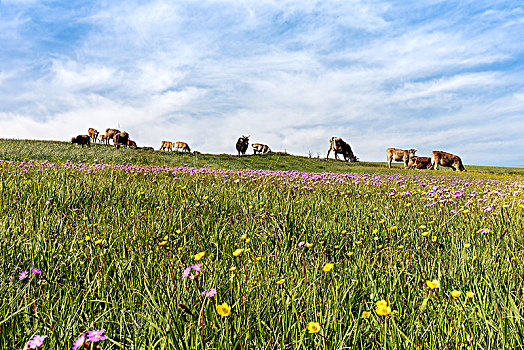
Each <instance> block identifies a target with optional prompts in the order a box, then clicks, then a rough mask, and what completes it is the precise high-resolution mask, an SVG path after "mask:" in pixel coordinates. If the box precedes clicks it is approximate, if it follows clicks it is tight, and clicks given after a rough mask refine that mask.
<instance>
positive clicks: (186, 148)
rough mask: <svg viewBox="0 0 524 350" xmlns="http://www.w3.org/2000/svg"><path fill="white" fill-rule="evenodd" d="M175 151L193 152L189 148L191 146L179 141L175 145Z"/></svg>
mask: <svg viewBox="0 0 524 350" xmlns="http://www.w3.org/2000/svg"><path fill="white" fill-rule="evenodd" d="M175 146H176V147H175V151H178V150H179V149H181V150H182V152H184V151H186V152H191V148H189V145H188V144H187V143H185V142H181V141H177V142H176V144H175Z"/></svg>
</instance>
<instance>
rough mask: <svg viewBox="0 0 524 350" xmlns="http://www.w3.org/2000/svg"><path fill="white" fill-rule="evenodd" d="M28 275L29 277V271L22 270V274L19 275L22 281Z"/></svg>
mask: <svg viewBox="0 0 524 350" xmlns="http://www.w3.org/2000/svg"><path fill="white" fill-rule="evenodd" d="M27 277H29V271H22V272H20V276H18V279H19V280H20V281H21V280H25V279H26V278H27Z"/></svg>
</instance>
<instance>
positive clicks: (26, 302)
mask: <svg viewBox="0 0 524 350" xmlns="http://www.w3.org/2000/svg"><path fill="white" fill-rule="evenodd" d="M17 146H18V147H17ZM0 156H1V157H0V158H3V159H13V160H14V161H13V163H12V164H8V163H5V162H4V163H2V165H1V166H0V189H1V191H0V214H1V217H2V221H0V257H1V259H0V348H1V349H12V348H13V349H22V348H23V346H24V345H25V343H26V342H27V341H28V340H29V339H31V337H33V336H34V335H35V334H46V335H48V338H47V339H46V341H45V343H44V347H43V349H57V348H61V349H64V348H71V347H72V341H73V340H74V339H75V338H76V337H77V336H78V335H80V334H81V333H82V332H84V331H86V330H88V329H100V328H104V329H105V330H106V334H107V335H108V337H109V339H108V340H105V341H103V342H102V343H101V346H102V349H150V348H155V349H157V348H158V349H212V348H213V349H233V348H234V349H341V348H343V347H347V348H366V349H420V348H425V349H440V348H453V349H454V348H471V349H491V348H497V349H499V348H504V349H515V348H522V347H523V346H524V344H523V343H524V336H523V332H524V326H523V323H522V316H523V302H522V298H523V291H524V284H523V280H522V277H521V276H522V275H523V273H524V265H523V260H522V259H523V255H522V253H523V252H524V249H523V245H524V237H523V234H522V233H523V230H524V215H523V214H524V205H523V204H524V202H523V201H524V195H523V193H522V187H519V186H522V184H523V177H522V176H521V175H519V174H508V173H509V172H512V171H515V172H518V169H505V170H504V171H502V172H501V173H498V174H494V173H493V174H492V173H487V172H486V171H481V169H484V168H472V167H468V170H469V169H471V170H474V171H470V172H468V173H465V174H464V173H462V174H456V173H452V172H450V171H441V172H429V171H405V170H402V169H398V168H396V169H392V170H388V169H386V168H385V167H383V166H380V165H379V164H376V163H375V164H365V163H358V164H349V165H348V164H347V163H343V162H336V161H328V162H326V161H323V160H318V159H310V158H305V157H296V156H290V155H286V154H271V155H264V156H260V157H258V156H257V157H253V156H244V157H236V156H235V157H233V156H228V155H205V154H202V155H193V154H190V155H189V154H177V153H173V154H164V153H160V152H148V151H140V150H128V149H123V150H120V151H115V150H113V149H112V148H111V147H105V146H96V147H92V148H91V149H85V148H84V149H81V148H80V147H73V146H72V145H69V144H66V143H60V142H34V141H14V140H0ZM24 158H26V159H40V160H49V161H50V162H60V163H59V164H58V166H53V167H49V166H47V165H46V164H44V163H43V164H40V165H38V166H34V167H28V168H27V172H25V171H23V172H22V173H21V170H22V169H23V166H20V165H21V164H24V162H23V160H24ZM95 159H98V160H100V159H104V162H107V163H119V164H128V163H129V164H149V165H159V166H162V165H164V164H165V165H171V166H178V165H183V164H188V166H190V167H197V168H199V167H203V166H204V165H211V167H209V168H211V169H226V168H227V169H243V168H251V169H255V168H260V169H277V170H279V169H280V170H288V169H292V170H299V171H311V172H321V171H326V170H328V171H331V172H337V173H343V172H349V171H351V172H357V173H359V174H360V175H355V177H354V178H346V177H344V174H341V175H340V176H336V175H333V176H332V177H331V178H330V180H329V183H326V181H323V180H322V179H318V178H313V177H311V176H309V175H308V174H305V173H304V174H295V175H293V174H289V173H268V174H261V173H259V172H249V171H231V172H222V171H213V170H209V171H208V172H205V173H204V172H200V173H195V172H192V171H191V170H189V169H180V170H179V171H177V172H176V173H175V172H173V171H161V170H159V169H158V168H154V167H153V168H148V169H146V170H145V171H138V170H137V168H132V167H123V166H117V165H112V166H108V167H107V168H106V169H100V170H97V169H94V168H92V169H94V170H93V171H91V172H89V171H87V169H90V166H89V165H87V164H85V163H91V162H94V160H95ZM66 160H71V161H72V163H68V164H69V165H67V166H65V167H63V166H62V165H63V162H65V161H66ZM79 162H80V163H79ZM284 162H286V163H284ZM279 166H283V167H279ZM132 170H134V171H132ZM485 170H487V171H496V170H497V169H495V170H493V169H485ZM390 175H391V176H390ZM235 180H236V181H235ZM378 181H382V183H381V184H378V183H377V182H378ZM519 184H520V185H519ZM435 186H436V187H435ZM433 189H434V190H435V191H438V189H441V193H440V194H438V198H436V200H447V199H448V198H446V196H447V195H448V194H450V197H449V199H452V200H454V201H455V203H453V202H448V201H446V202H442V203H437V204H435V205H432V206H426V204H428V203H433V202H434V201H435V198H432V197H431V191H432V190H433ZM446 189H449V191H447V190H446ZM451 191H457V192H456V193H458V192H463V193H464V195H460V196H457V197H454V196H453V195H451V193H452V192H451ZM473 195H475V197H473ZM49 198H53V199H52V200H51V201H50V202H49V203H48V204H46V201H47V200H48V199H49ZM470 198H473V199H474V200H473V201H472V202H469V203H468V199H470ZM493 203H496V204H497V206H495V207H493V210H491V211H485V209H484V208H485V207H486V206H487V205H493ZM451 210H457V212H456V213H450V211H451ZM494 213H496V215H495V214H494ZM424 226H425V227H424ZM481 228H487V229H490V230H491V232H490V233H489V234H483V233H479V232H478V231H479V229H481ZM426 232H427V234H426ZM434 237H435V238H434ZM299 242H307V243H311V244H312V245H311V246H310V247H306V246H302V247H299V246H298V243H299ZM467 245H469V246H467ZM236 249H245V251H243V252H242V253H241V254H240V255H238V256H236V257H235V256H233V252H234V251H235V250H236ZM199 252H205V256H204V257H203V258H202V259H201V260H200V261H198V263H203V267H204V268H205V269H206V271H203V272H201V273H200V274H199V275H198V276H197V277H196V278H195V279H189V278H186V279H185V278H182V276H181V275H182V272H183V271H184V269H185V268H186V267H188V266H189V265H191V264H194V263H197V261H195V260H194V256H195V254H197V253H199ZM326 263H333V264H334V268H333V270H331V271H329V272H324V271H323V267H324V266H325V264H326ZM31 267H37V268H40V269H41V271H42V273H41V274H40V275H33V274H30V276H31V277H30V278H28V279H26V280H22V281H20V280H19V279H18V276H19V273H20V272H22V271H28V270H29V268H31ZM231 270H233V271H231ZM280 279H285V282H284V283H283V284H282V285H278V284H277V283H276V282H277V281H278V280H280ZM433 279H437V280H439V282H440V288H439V289H429V288H428V286H427V284H426V281H427V280H433ZM210 287H212V288H216V289H217V295H216V296H215V298H212V299H210V298H206V297H204V296H202V295H201V294H200V293H201V292H202V291H203V290H204V289H206V288H210ZM454 289H456V290H460V291H461V292H462V295H461V296H460V297H458V298H453V297H452V296H451V295H450V291H452V290H454ZM466 291H471V292H473V293H474V294H475V295H474V297H473V298H470V299H468V298H466V297H465V292H466ZM382 299H383V300H386V301H387V303H388V305H389V306H390V307H391V310H392V313H391V314H390V315H388V316H380V315H378V314H377V312H376V309H377V306H376V302H377V301H379V300H382ZM224 302H226V303H228V304H229V306H231V315H229V316H227V317H225V318H221V317H220V316H219V315H218V314H217V311H216V308H215V306H214V303H219V304H222V303H224ZM364 311H369V312H370V313H371V316H370V317H369V318H367V319H363V318H362V313H363V312H364ZM309 322H319V323H321V330H320V332H319V333H313V334H309V333H308V332H307V325H308V323H309Z"/></svg>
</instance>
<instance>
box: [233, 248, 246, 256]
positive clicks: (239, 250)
mask: <svg viewBox="0 0 524 350" xmlns="http://www.w3.org/2000/svg"><path fill="white" fill-rule="evenodd" d="M243 251H244V249H241V248H240V249H237V250H235V251H234V252H233V256H239V255H240V254H242V252H243Z"/></svg>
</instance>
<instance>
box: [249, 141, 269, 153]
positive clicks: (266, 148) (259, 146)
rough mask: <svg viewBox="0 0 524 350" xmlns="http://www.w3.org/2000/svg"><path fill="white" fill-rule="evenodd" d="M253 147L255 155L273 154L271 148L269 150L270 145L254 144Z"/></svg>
mask: <svg viewBox="0 0 524 350" xmlns="http://www.w3.org/2000/svg"><path fill="white" fill-rule="evenodd" d="M251 147H253V154H255V155H256V154H257V152H258V154H264V153H268V152H271V148H269V146H268V145H264V144H262V143H254V144H252V145H251Z"/></svg>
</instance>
